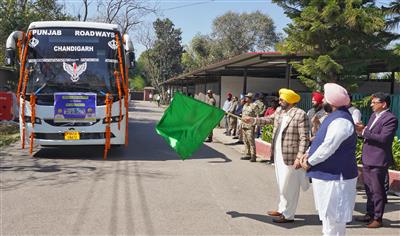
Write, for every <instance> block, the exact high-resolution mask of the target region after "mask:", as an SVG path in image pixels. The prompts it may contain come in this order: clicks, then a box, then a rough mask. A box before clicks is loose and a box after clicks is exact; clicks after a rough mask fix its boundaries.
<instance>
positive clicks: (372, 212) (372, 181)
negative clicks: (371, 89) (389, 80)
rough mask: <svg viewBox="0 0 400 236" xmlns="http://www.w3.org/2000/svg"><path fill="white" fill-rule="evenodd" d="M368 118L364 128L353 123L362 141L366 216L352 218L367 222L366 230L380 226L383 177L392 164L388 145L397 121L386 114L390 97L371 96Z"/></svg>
mask: <svg viewBox="0 0 400 236" xmlns="http://www.w3.org/2000/svg"><path fill="white" fill-rule="evenodd" d="M371 97H372V100H371V108H372V110H373V111H374V113H373V114H372V115H371V117H370V119H369V121H368V124H367V126H364V125H362V124H360V123H359V124H356V130H357V132H358V134H359V135H360V136H361V137H362V138H364V145H363V149H362V164H363V181H364V185H365V191H366V194H367V198H368V199H367V214H366V215H365V216H363V217H359V218H356V220H358V221H363V222H368V224H367V227H368V228H379V227H382V216H383V212H384V209H385V202H386V198H387V195H386V191H385V177H386V175H387V173H388V168H389V166H391V165H392V164H393V153H392V143H393V138H394V136H395V133H396V130H397V127H398V120H397V118H396V116H395V115H394V114H393V113H391V112H390V111H389V107H390V96H389V95H388V94H386V93H381V92H379V93H375V94H373V95H372V96H371Z"/></svg>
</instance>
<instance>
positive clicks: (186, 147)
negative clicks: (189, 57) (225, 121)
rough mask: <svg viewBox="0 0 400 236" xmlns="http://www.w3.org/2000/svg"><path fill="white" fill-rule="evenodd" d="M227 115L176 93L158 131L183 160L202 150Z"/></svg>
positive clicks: (158, 125) (157, 127) (158, 126)
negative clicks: (205, 142) (211, 133)
mask: <svg viewBox="0 0 400 236" xmlns="http://www.w3.org/2000/svg"><path fill="white" fill-rule="evenodd" d="M224 114H225V112H224V111H223V110H221V109H219V108H217V107H214V106H211V105H208V104H206V103H204V102H201V101H199V100H196V99H194V98H191V97H187V96H185V95H183V94H181V93H178V92H177V93H175V96H174V99H173V100H172V102H171V104H170V105H169V107H168V109H167V110H166V111H165V112H164V115H163V117H162V118H161V120H160V121H159V122H158V124H157V126H156V131H157V133H158V134H159V135H161V136H162V137H164V139H165V140H166V141H167V143H168V144H169V145H170V146H171V147H172V148H173V149H175V151H176V152H177V153H178V154H179V156H180V157H181V158H182V160H184V159H186V158H187V157H190V156H191V155H192V154H193V153H194V152H195V151H196V150H197V149H199V148H200V146H201V145H202V143H203V141H204V140H205V138H206V137H207V136H208V135H209V134H210V132H211V131H212V130H213V129H214V127H215V126H217V124H218V123H219V122H220V120H221V119H222V117H223V116H224Z"/></svg>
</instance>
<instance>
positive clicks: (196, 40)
mask: <svg viewBox="0 0 400 236" xmlns="http://www.w3.org/2000/svg"><path fill="white" fill-rule="evenodd" d="M215 46H216V43H215V42H213V40H212V39H211V38H210V37H209V36H208V35H201V34H197V35H195V36H194V37H193V39H192V40H191V42H190V44H189V45H188V46H186V47H185V52H184V53H183V55H182V66H183V69H184V70H185V71H192V70H194V69H196V68H199V67H202V66H206V65H207V64H209V63H210V62H212V61H213V55H212V52H213V47H215Z"/></svg>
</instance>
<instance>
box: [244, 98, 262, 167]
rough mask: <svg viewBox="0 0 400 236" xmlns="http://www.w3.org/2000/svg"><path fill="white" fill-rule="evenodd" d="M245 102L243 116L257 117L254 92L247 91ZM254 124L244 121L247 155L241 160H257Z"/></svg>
mask: <svg viewBox="0 0 400 236" xmlns="http://www.w3.org/2000/svg"><path fill="white" fill-rule="evenodd" d="M245 102H246V103H245V104H244V106H243V112H242V116H243V117H245V116H249V117H257V114H256V112H257V110H258V109H257V105H256V104H254V103H253V94H252V93H247V94H246V95H245ZM254 130H255V125H254V124H246V123H242V132H243V141H244V146H245V156H244V157H242V158H240V159H241V160H250V161H251V162H255V161H256V158H257V156H256V144H255V139H254Z"/></svg>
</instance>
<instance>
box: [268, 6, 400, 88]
mask: <svg viewBox="0 0 400 236" xmlns="http://www.w3.org/2000/svg"><path fill="white" fill-rule="evenodd" d="M273 2H275V3H277V4H278V5H280V6H282V7H283V9H284V10H285V13H286V14H287V15H288V16H289V17H290V18H291V19H292V23H290V24H289V25H288V26H287V28H285V32H286V33H287V35H288V37H287V38H286V39H285V40H284V41H283V42H282V43H279V44H278V46H277V47H278V49H279V50H280V51H282V52H285V53H288V54H300V55H307V56H310V58H307V59H304V60H303V61H302V62H301V63H298V64H295V65H294V67H295V68H296V69H297V70H298V71H299V72H300V79H301V80H302V81H304V83H305V84H306V86H308V87H310V88H311V89H313V90H318V89H320V88H321V86H322V85H323V84H324V83H326V82H337V83H340V84H342V85H344V86H345V87H346V88H348V89H350V90H353V89H354V88H356V87H357V81H358V80H360V78H362V75H365V74H366V69H367V65H368V63H370V62H371V60H382V61H384V62H386V63H388V64H389V65H390V66H389V67H390V68H395V67H396V66H399V64H400V57H398V56H396V55H395V54H394V53H393V50H387V46H388V45H389V43H390V42H392V41H393V40H395V39H396V38H398V36H397V35H396V34H394V33H390V32H388V31H385V30H386V25H385V23H386V22H385V14H384V13H383V12H382V10H381V9H380V8H378V7H377V6H375V4H374V1H373V0H364V1H350V0H327V1H308V0H307V1H305V0H273ZM390 68H389V70H390Z"/></svg>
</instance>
